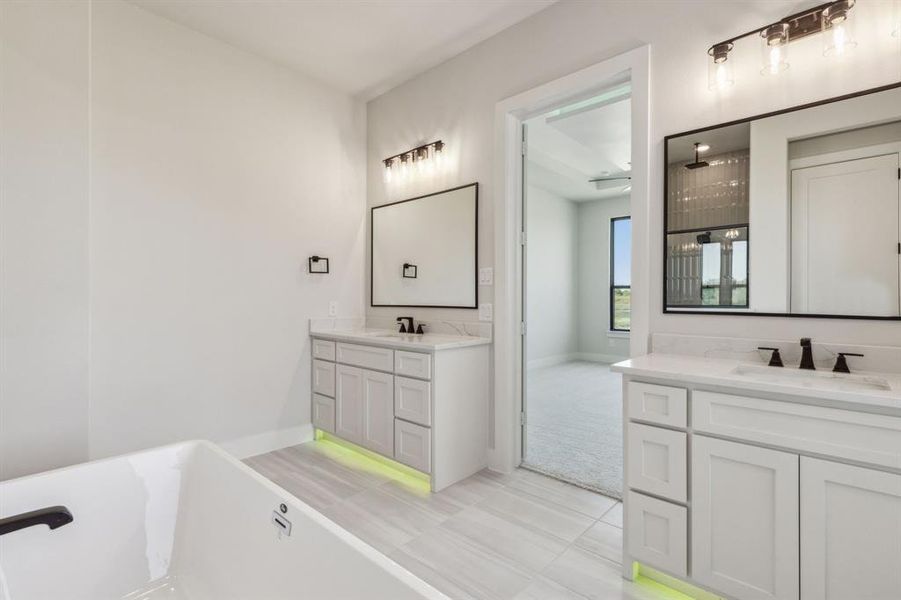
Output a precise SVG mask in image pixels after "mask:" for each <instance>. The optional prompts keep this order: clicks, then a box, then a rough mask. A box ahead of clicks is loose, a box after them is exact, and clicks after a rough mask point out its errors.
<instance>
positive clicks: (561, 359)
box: [526, 352, 629, 369]
mask: <svg viewBox="0 0 901 600" xmlns="http://www.w3.org/2000/svg"><path fill="white" fill-rule="evenodd" d="M627 358H629V357H628V356H619V355H617V354H594V353H591V352H573V353H572V354H557V355H555V356H546V357H544V358H536V359H535V360H530V361H529V363H528V365H526V368H527V369H538V368H541V367H551V366H554V365H559V364H563V363H565V362H570V361H574V360H586V361H589V362H599V363H617V362H619V361H621V360H626V359H627Z"/></svg>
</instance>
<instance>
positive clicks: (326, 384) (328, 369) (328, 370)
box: [313, 360, 335, 398]
mask: <svg viewBox="0 0 901 600" xmlns="http://www.w3.org/2000/svg"><path fill="white" fill-rule="evenodd" d="M313 391H314V392H316V393H317V394H322V395H323V396H331V397H332V398H334V397H335V363H330V362H325V361H323V360H314V361H313Z"/></svg>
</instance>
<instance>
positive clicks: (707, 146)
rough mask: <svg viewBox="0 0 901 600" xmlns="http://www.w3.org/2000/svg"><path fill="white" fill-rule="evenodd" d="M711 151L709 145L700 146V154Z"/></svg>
mask: <svg viewBox="0 0 901 600" xmlns="http://www.w3.org/2000/svg"><path fill="white" fill-rule="evenodd" d="M708 150H710V145H709V144H698V152H707V151H708Z"/></svg>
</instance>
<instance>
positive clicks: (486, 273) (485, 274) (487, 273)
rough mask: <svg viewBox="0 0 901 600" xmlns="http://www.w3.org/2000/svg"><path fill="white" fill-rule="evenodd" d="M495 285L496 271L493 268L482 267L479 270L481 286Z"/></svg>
mask: <svg viewBox="0 0 901 600" xmlns="http://www.w3.org/2000/svg"><path fill="white" fill-rule="evenodd" d="M493 284H494V269H493V268H492V267H482V268H481V269H479V285H493Z"/></svg>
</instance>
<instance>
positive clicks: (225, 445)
mask: <svg viewBox="0 0 901 600" xmlns="http://www.w3.org/2000/svg"><path fill="white" fill-rule="evenodd" d="M312 439H313V425H312V423H307V424H305V425H298V426H297V427H288V428H286V429H276V430H273V431H267V432H265V433H258V434H256V435H248V436H246V437H242V438H238V439H236V440H230V441H228V442H222V443H221V444H219V445H220V446H221V447H222V449H223V450H225V451H226V452H228V453H229V454H231V455H232V456H234V457H235V458H237V459H238V460H244V459H245V458H250V457H251V456H257V455H258V454H265V453H267V452H272V451H273V450H279V449H281V448H287V447H289V446H296V445H297V444H303V443H304V442H309V441H311V440H312Z"/></svg>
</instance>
